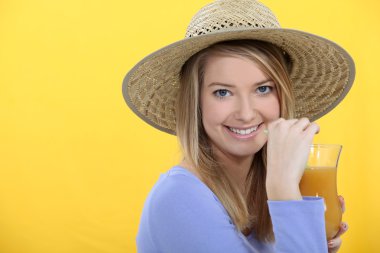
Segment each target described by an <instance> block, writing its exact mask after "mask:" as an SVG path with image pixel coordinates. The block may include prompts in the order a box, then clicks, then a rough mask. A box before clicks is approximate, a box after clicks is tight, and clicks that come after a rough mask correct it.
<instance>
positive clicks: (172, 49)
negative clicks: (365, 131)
mask: <svg viewBox="0 0 380 253" xmlns="http://www.w3.org/2000/svg"><path fill="white" fill-rule="evenodd" d="M204 13H206V14H207V15H206V14H204ZM239 13H242V15H243V16H244V17H239ZM250 13H251V14H252V13H253V14H252V15H253V16H252V17H251V16H249V14H250ZM268 13H269V14H268ZM204 15H206V16H204ZM257 15H261V16H260V18H258V16H257ZM204 17H206V18H204ZM273 17H274V16H273V14H271V13H270V10H269V9H267V8H266V7H265V6H263V5H261V4H260V3H258V2H257V1H217V2H215V3H213V4H210V5H209V6H206V7H205V8H203V9H202V10H201V11H200V12H199V13H198V14H197V15H196V16H195V17H194V18H193V21H192V23H191V24H190V26H189V28H188V33H187V37H189V39H185V40H183V41H181V42H180V43H175V44H173V45H172V46H169V47H167V48H164V49H162V50H159V51H158V52H156V53H155V54H153V55H151V56H149V57H148V58H146V59H144V60H143V61H142V62H141V63H140V64H138V65H137V66H136V67H135V68H134V69H133V70H132V71H131V72H130V73H129V74H128V76H127V78H126V79H125V81H124V86H123V88H124V95H125V98H126V101H127V103H128V105H130V106H131V108H132V109H133V110H134V111H135V112H136V114H138V115H139V116H140V117H142V118H143V119H144V120H146V121H147V122H148V123H150V124H152V125H153V126H155V127H156V128H158V129H160V130H164V131H167V132H170V133H173V132H174V130H175V132H176V134H177V136H178V138H179V141H180V143H181V147H182V149H183V154H184V159H183V161H182V162H181V163H180V164H179V165H177V166H174V167H173V168H171V169H170V170H169V171H168V172H167V173H166V174H165V175H163V176H162V177H161V178H160V180H159V182H157V184H156V185H155V187H154V188H153V190H152V192H151V193H150V195H149V197H148V199H147V201H146V204H145V207H144V211H143V214H142V218H141V223H140V229H139V234H138V238H137V244H138V250H139V252H327V250H329V252H336V251H337V250H338V248H339V247H340V244H341V241H340V235H341V234H342V233H344V232H345V231H346V229H347V226H346V225H345V224H343V225H342V227H341V230H340V231H339V232H338V234H337V235H336V237H335V238H334V239H332V240H331V241H330V242H329V243H327V242H326V236H325V230H324V206H323V199H321V198H302V196H301V194H300V191H299V187H298V184H299V181H300V178H301V176H302V174H303V170H304V165H305V164H306V159H307V155H308V151H309V150H308V149H309V145H310V144H311V143H312V139H313V136H314V135H315V134H316V133H318V131H319V127H318V125H317V124H316V123H313V122H310V120H309V119H308V118H310V119H311V120H313V119H316V118H318V117H320V116H322V115H323V114H325V113H327V112H328V111H329V110H331V109H332V108H333V107H334V106H335V105H336V104H337V103H338V102H339V101H340V100H341V99H343V97H344V95H345V94H346V93H347V91H348V89H349V88H350V86H351V84H352V82H353V69H354V68H353V63H352V60H351V58H350V57H349V56H348V55H347V53H345V51H344V50H342V49H341V48H339V47H338V46H336V45H335V44H333V43H331V42H328V41H325V40H322V39H320V38H317V37H313V39H314V40H313V43H312V44H311V45H306V41H308V40H310V36H312V35H309V34H307V36H305V33H302V32H294V31H290V30H285V29H271V28H265V25H268V24H269V26H270V25H271V24H272V25H273V26H275V25H276V20H275V19H273ZM234 18H235V20H234ZM202 20H206V21H205V22H203V23H202V22H201V21H202ZM258 20H259V21H261V23H260V22H259V21H258ZM273 20H274V21H273ZM226 21H227V22H226ZM241 22H245V23H249V24H250V25H249V27H248V28H246V27H243V28H242V27H240V26H241V25H240V24H242V23H241ZM271 22H272V23H271ZM192 24H193V25H192ZM200 24H201V25H200ZM216 24H217V25H218V27H219V28H220V29H222V28H224V27H225V26H232V27H234V25H235V24H239V25H237V26H236V27H235V28H230V27H227V28H226V30H224V31H222V32H220V31H217V32H216V31H211V32H210V30H211V29H214V30H218V29H215V28H212V27H215V25H216ZM231 24H232V25H231ZM263 26H264V27H263ZM256 27H261V28H260V29H258V28H256ZM207 32H208V33H207ZM294 33H295V34H296V35H295V34H294ZM205 35H207V36H205ZM208 35H212V36H208ZM301 42H303V43H305V44H304V45H301V46H300V45H298V44H299V43H301ZM318 43H319V44H318ZM301 44H302V43H301ZM297 45H298V48H295V47H296V46H297ZM323 48H326V50H325V51H323ZM184 49H186V50H184ZM312 50H314V52H311V51H312ZM300 52H303V53H304V54H306V55H303V54H300ZM326 54H328V55H330V56H331V57H329V56H327V55H326ZM319 61H320V62H319ZM315 62H318V64H315ZM342 62H343V63H342ZM326 65H327V66H330V69H328V70H329V71H330V72H328V71H326V69H325V70H323V66H326ZM321 66H322V68H321ZM159 73H161V74H159ZM163 73H165V74H163ZM337 74H340V75H338V76H339V80H338V79H334V77H335V76H336V75H337ZM332 78H333V79H334V80H331V79H332ZM148 87H149V88H148ZM318 90H323V92H322V93H320V94H316V91H318ZM332 90H334V91H335V92H331V91H332ZM174 91H175V92H174ZM326 97H327V99H326ZM305 98H306V99H305ZM174 100H176V103H173V101H174ZM320 100H324V101H322V102H321V101H320ZM160 101H163V102H161V103H160ZM310 101H311V102H312V103H310ZM174 111H175V115H174ZM342 204H343V206H344V203H342Z"/></svg>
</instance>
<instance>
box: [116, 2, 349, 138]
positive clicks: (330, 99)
mask: <svg viewBox="0 0 380 253" xmlns="http://www.w3.org/2000/svg"><path fill="white" fill-rule="evenodd" d="M236 39H254V40H262V41H267V42H270V43H272V44H275V45H277V46H278V47H280V48H282V50H284V51H286V52H287V53H288V54H289V56H290V59H291V61H292V70H291V73H290V78H291V80H292V82H293V90H294V95H295V105H296V117H297V118H300V117H308V118H309V119H310V120H312V121H313V120H316V119H318V118H320V117H322V116H323V115H325V114H326V113H328V112H329V111H331V110H332V109H333V108H334V107H335V106H337V104H338V103H339V102H340V101H342V99H343V98H344V97H345V96H346V94H347V92H348V91H349V90H350V88H351V86H352V83H353V81H354V77H355V65H354V62H353V60H352V58H351V57H350V55H349V54H348V53H347V52H346V51H345V50H344V49H342V48H341V47H340V46H338V45H337V44H335V43H334V42H332V41H330V40H327V39H324V38H321V37H319V36H316V35H313V34H310V33H306V32H302V31H297V30H292V29H283V28H281V27H280V25H279V23H278V21H277V19H276V17H275V16H274V14H273V13H272V11H271V10H270V9H268V8H267V7H266V6H264V5H263V4H262V3H260V2H258V1H255V0H216V1H215V2H213V3H211V4H209V5H207V6H205V7H203V8H202V9H201V10H200V11H199V12H198V13H197V14H196V15H195V16H194V17H193V19H192V20H191V22H190V25H189V26H188V28H187V31H186V36H185V39H183V40H180V41H177V42H175V43H173V44H170V45H168V46H166V47H164V48H162V49H160V50H158V51H156V52H154V53H152V54H150V55H148V56H147V57H145V58H144V59H143V60H141V61H140V62H139V63H138V64H137V65H136V66H135V67H134V68H133V69H132V70H130V71H129V72H128V74H127V75H126V77H125V78H124V81H123V96H124V99H125V101H126V102H127V104H128V106H129V107H130V108H131V109H132V110H133V111H134V112H135V113H136V114H137V115H138V116H139V117H140V118H142V119H143V120H144V121H146V122H147V123H148V124H150V125H152V126H153V127H155V128H157V129H159V130H161V131H164V132H167V133H170V134H175V124H176V123H175V122H176V120H175V102H176V95H177V91H178V87H179V73H180V70H181V67H182V65H183V64H184V63H185V62H186V60H187V59H189V58H190V57H191V56H192V55H194V54H195V53H197V52H199V51H200V50H202V49H204V48H206V47H208V46H210V45H212V44H214V43H217V42H220V41H224V40H236Z"/></svg>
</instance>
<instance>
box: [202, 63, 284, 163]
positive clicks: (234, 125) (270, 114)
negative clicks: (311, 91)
mask: <svg viewBox="0 0 380 253" xmlns="http://www.w3.org/2000/svg"><path fill="white" fill-rule="evenodd" d="M200 96H201V98H200V99H201V101H200V102H201V111H202V121H203V126H204V129H205V131H206V133H207V135H208V136H209V138H210V141H211V144H212V146H213V148H214V149H215V148H216V149H217V151H219V153H222V154H224V155H226V156H233V157H238V158H243V159H244V158H246V157H248V156H252V155H254V154H255V153H256V152H258V151H259V150H260V149H261V148H262V147H263V146H264V145H265V143H266V141H267V136H266V134H265V133H264V132H263V130H264V129H265V128H266V125H267V124H268V123H269V122H270V121H273V120H275V119H277V118H279V117H280V104H279V99H278V95H277V91H276V86H275V83H274V82H273V81H272V80H271V79H270V78H269V77H268V76H266V75H265V74H264V73H263V72H262V71H261V70H260V69H259V68H258V67H257V65H256V64H255V63H253V62H252V61H250V60H248V59H245V58H242V57H231V56H210V57H209V58H208V59H207V62H206V65H205V72H204V79H203V84H202V87H201V93H200Z"/></svg>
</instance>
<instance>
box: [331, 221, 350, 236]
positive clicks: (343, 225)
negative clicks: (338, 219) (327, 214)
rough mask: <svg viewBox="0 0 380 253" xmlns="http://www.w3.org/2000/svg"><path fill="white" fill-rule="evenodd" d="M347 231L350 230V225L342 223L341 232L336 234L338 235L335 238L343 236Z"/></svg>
mask: <svg viewBox="0 0 380 253" xmlns="http://www.w3.org/2000/svg"><path fill="white" fill-rule="evenodd" d="M347 230H348V224H347V223H346V222H342V223H340V226H339V231H338V233H336V235H335V236H334V238H337V237H340V236H341V235H343V234H344V233H345V232H346V231H347Z"/></svg>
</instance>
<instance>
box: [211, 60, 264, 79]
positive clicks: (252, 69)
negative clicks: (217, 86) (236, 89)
mask: <svg viewBox="0 0 380 253" xmlns="http://www.w3.org/2000/svg"><path fill="white" fill-rule="evenodd" d="M265 78H268V76H267V75H265V73H264V72H263V71H262V70H261V69H260V68H259V67H258V64H257V63H255V62H253V61H252V60H250V59H247V58H244V57H241V56H210V57H208V59H207V60H206V62H205V68H204V84H206V85H207V84H208V83H211V82H226V83H252V82H256V81H261V80H263V79H265Z"/></svg>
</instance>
